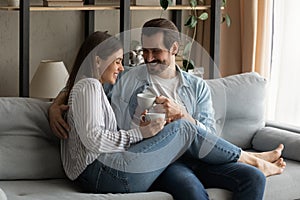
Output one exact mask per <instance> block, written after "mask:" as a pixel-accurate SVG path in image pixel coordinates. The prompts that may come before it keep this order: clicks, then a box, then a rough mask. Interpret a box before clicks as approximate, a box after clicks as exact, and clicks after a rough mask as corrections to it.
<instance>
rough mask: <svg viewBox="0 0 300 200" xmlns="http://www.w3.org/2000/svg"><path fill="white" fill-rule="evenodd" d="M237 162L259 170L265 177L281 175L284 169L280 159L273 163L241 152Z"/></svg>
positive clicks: (284, 165)
mask: <svg viewBox="0 0 300 200" xmlns="http://www.w3.org/2000/svg"><path fill="white" fill-rule="evenodd" d="M238 161H239V162H243V163H246V164H249V165H252V166H254V167H257V168H258V169H259V170H261V171H262V172H263V173H264V175H265V176H266V177H268V176H272V175H276V174H281V173H282V172H283V170H284V168H285V167H286V163H285V162H284V161H283V159H282V158H278V159H277V160H275V161H274V162H273V163H272V162H269V161H266V160H264V159H261V158H258V157H256V156H254V155H253V154H252V153H249V152H245V151H242V152H241V155H240V158H239V160H238Z"/></svg>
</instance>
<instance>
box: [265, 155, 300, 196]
mask: <svg viewBox="0 0 300 200" xmlns="http://www.w3.org/2000/svg"><path fill="white" fill-rule="evenodd" d="M285 161H286V163H287V166H286V168H285V170H284V172H283V173H282V174H280V175H276V176H271V177H268V178H267V183H266V190H265V194H264V200H283V199H284V200H285V199H295V200H296V199H300V190H299V188H300V170H299V168H300V162H297V161H292V160H287V159H286V160H285Z"/></svg>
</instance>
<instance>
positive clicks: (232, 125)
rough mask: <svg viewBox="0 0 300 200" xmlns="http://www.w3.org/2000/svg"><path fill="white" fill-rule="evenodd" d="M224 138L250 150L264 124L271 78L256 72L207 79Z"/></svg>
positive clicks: (219, 129) (219, 131)
mask: <svg viewBox="0 0 300 200" xmlns="http://www.w3.org/2000/svg"><path fill="white" fill-rule="evenodd" d="M207 83H208V85H209V87H210V90H211V94H212V100H213V107H214V109H215V120H216V128H217V131H218V133H219V135H220V136H221V137H223V138H224V139H226V140H228V141H230V142H232V143H233V144H235V145H237V146H239V147H241V148H244V149H248V148H251V140H252V137H253V135H254V134H255V132H256V131H257V130H259V129H260V128H262V127H264V125H265V123H264V107H265V105H264V103H265V101H264V99H265V88H266V83H267V81H266V80H265V79H264V78H263V77H261V76H260V75H259V74H257V73H255V72H249V73H243V74H238V75H232V76H227V77H224V78H219V79H211V80H207Z"/></svg>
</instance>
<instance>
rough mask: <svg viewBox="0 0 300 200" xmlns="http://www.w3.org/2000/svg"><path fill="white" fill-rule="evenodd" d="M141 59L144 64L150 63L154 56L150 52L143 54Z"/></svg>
mask: <svg viewBox="0 0 300 200" xmlns="http://www.w3.org/2000/svg"><path fill="white" fill-rule="evenodd" d="M143 57H144V60H145V61H146V62H151V61H152V60H154V56H153V54H152V52H151V51H149V52H147V53H144V54H143Z"/></svg>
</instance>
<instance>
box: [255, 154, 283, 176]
mask: <svg viewBox="0 0 300 200" xmlns="http://www.w3.org/2000/svg"><path fill="white" fill-rule="evenodd" d="M285 167H286V162H284V161H283V159H282V158H279V159H278V160H277V161H275V162H274V163H270V162H268V161H265V160H262V159H260V161H258V166H257V168H258V169H260V170H261V171H262V172H263V173H264V175H265V176H266V177H268V176H273V175H277V174H281V173H282V172H283V170H284V168H285Z"/></svg>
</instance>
